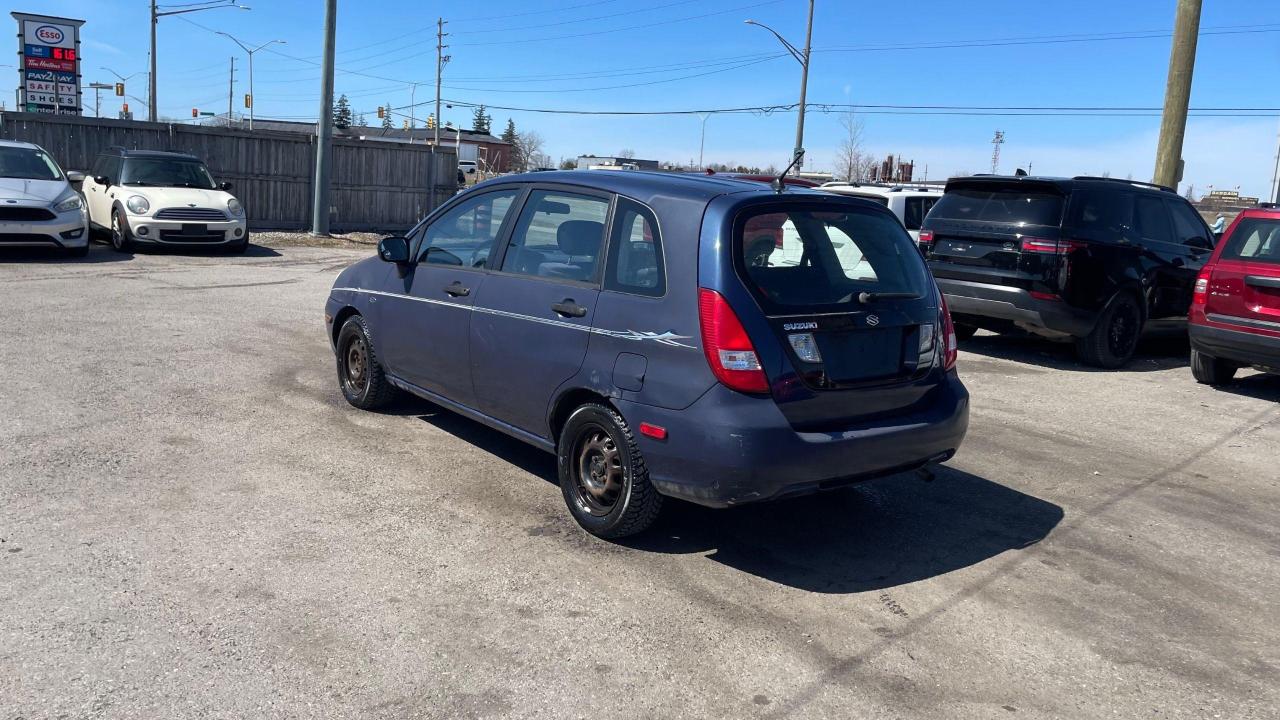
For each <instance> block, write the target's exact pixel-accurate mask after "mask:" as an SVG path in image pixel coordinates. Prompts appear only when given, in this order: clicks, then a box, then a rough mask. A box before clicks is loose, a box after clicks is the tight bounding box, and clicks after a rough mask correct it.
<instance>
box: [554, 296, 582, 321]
mask: <svg viewBox="0 0 1280 720" xmlns="http://www.w3.org/2000/svg"><path fill="white" fill-rule="evenodd" d="M551 309H552V310H555V311H556V312H558V313H560V314H561V315H564V316H565V317H578V318H580V317H586V316H587V309H586V308H584V307H582V306H581V305H579V304H578V303H576V302H574V301H573V298H565V300H564V302H558V303H552V304H551Z"/></svg>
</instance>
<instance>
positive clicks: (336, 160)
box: [0, 112, 457, 232]
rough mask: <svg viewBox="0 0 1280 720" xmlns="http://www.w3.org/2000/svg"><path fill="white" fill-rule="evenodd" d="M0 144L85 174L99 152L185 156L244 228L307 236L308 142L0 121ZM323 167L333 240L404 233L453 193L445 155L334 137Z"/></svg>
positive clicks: (93, 123) (207, 130)
mask: <svg viewBox="0 0 1280 720" xmlns="http://www.w3.org/2000/svg"><path fill="white" fill-rule="evenodd" d="M0 138H3V139H6V140H22V141H26V142H33V143H35V144H37V145H40V146H41V147H43V148H44V149H46V150H48V151H49V152H50V153H51V154H52V155H53V156H54V158H56V159H57V161H58V163H59V164H60V165H62V167H63V168H65V169H67V170H82V171H87V170H88V169H89V168H90V167H91V166H92V165H93V160H94V158H95V157H97V155H98V153H99V152H101V151H102V150H104V149H106V148H108V147H111V146H117V145H118V146H121V147H124V148H128V149H131V150H167V151H172V152H184V153H190V154H192V155H195V156H196V157H199V158H201V159H203V160H204V161H205V163H207V164H208V166H209V170H210V171H211V172H212V173H213V176H214V178H216V179H217V180H218V181H220V182H221V181H226V182H230V183H232V184H233V185H234V186H235V188H234V193H235V195H236V197H237V198H239V199H240V202H241V203H243V204H244V206H245V209H246V210H247V211H248V215H249V223H250V226H251V228H253V229H258V230H269V229H270V230H303V229H306V228H309V227H310V226H311V201H312V197H313V192H312V173H313V168H314V165H315V150H316V138H315V136H314V135H312V134H308V133H290V132H281V131H274V130H270V131H262V130H258V131H254V132H249V131H248V130H242V129H239V128H226V127H213V126H202V125H183V124H169V123H150V122H139V121H134V120H110V119H105V118H86V117H74V116H63V117H55V116H47V115H37V114H32V113H13V112H5V113H0ZM330 157H331V158H332V165H331V173H330V177H331V186H330V203H331V207H330V224H331V226H332V229H333V230H334V231H336V232H348V231H358V230H367V231H386V232H395V231H398V230H404V229H406V228H408V227H410V226H411V225H413V224H414V223H415V222H416V221H417V220H418V219H420V218H421V217H423V216H424V215H426V214H427V213H428V212H430V211H431V210H432V209H433V208H435V207H436V206H437V205H439V204H440V203H442V202H444V201H445V200H448V199H449V198H450V197H452V196H453V194H454V193H455V192H456V191H457V157H456V155H455V150H454V148H451V147H441V148H439V150H438V151H437V152H433V149H432V148H431V147H430V146H427V145H407V144H402V143H383V142H377V141H370V140H358V139H354V138H346V137H335V138H334V139H333V146H332V152H331V155H330ZM433 162H434V163H435V172H434V173H433V172H432V163H433ZM433 178H434V180H435V187H434V188H432V187H431V182H432V179H433Z"/></svg>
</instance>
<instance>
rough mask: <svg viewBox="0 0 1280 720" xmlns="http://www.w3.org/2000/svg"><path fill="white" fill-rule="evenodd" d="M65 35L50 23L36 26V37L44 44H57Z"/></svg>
mask: <svg viewBox="0 0 1280 720" xmlns="http://www.w3.org/2000/svg"><path fill="white" fill-rule="evenodd" d="M65 37H66V35H64V34H63V32H62V31H61V30H59V29H58V28H56V27H54V26H52V25H41V26H40V27H38V28H36V39H37V40H39V41H40V42H42V43H45V44H46V45H57V44H58V43H60V42H62V40H63V38H65Z"/></svg>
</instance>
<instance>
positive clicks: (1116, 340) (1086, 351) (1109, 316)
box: [1076, 292, 1144, 370]
mask: <svg viewBox="0 0 1280 720" xmlns="http://www.w3.org/2000/svg"><path fill="white" fill-rule="evenodd" d="M1143 322H1144V318H1143V312H1142V306H1140V305H1139V304H1138V299H1137V298H1136V297H1134V296H1133V295H1132V294H1131V293H1128V292H1122V293H1120V294H1119V295H1116V296H1115V297H1114V298H1113V299H1112V300H1111V303H1110V304H1108V305H1107V308H1106V310H1104V311H1103V312H1102V315H1101V316H1099V317H1098V324H1097V325H1095V326H1094V328H1093V332H1090V333H1089V334H1088V335H1086V336H1084V337H1082V338H1077V339H1076V356H1077V357H1079V358H1080V361H1081V362H1083V363H1084V364H1086V365H1092V366H1094V367H1100V368H1106V369H1108V370H1115V369H1117V368H1121V367H1124V366H1125V365H1126V364H1127V363H1128V362H1129V360H1130V359H1131V358H1132V357H1133V352H1134V350H1136V349H1137V348H1138V338H1139V337H1141V336H1142V325H1143Z"/></svg>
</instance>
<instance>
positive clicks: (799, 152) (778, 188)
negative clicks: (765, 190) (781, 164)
mask: <svg viewBox="0 0 1280 720" xmlns="http://www.w3.org/2000/svg"><path fill="white" fill-rule="evenodd" d="M802 159H804V148H796V156H795V158H793V159H792V160H791V164H790V165H788V166H787V169H786V170H783V171H782V173H781V174H780V175H778V177H776V178H774V179H773V182H772V183H770V185H772V186H773V191H774V192H776V193H780V192H782V191H783V190H786V189H787V184H786V183H785V182H783V178H785V177H786V176H787V173H789V172H791V168H793V167H795V166H796V165H797V164H798V163H799V162H800V161H801V160H802Z"/></svg>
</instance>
